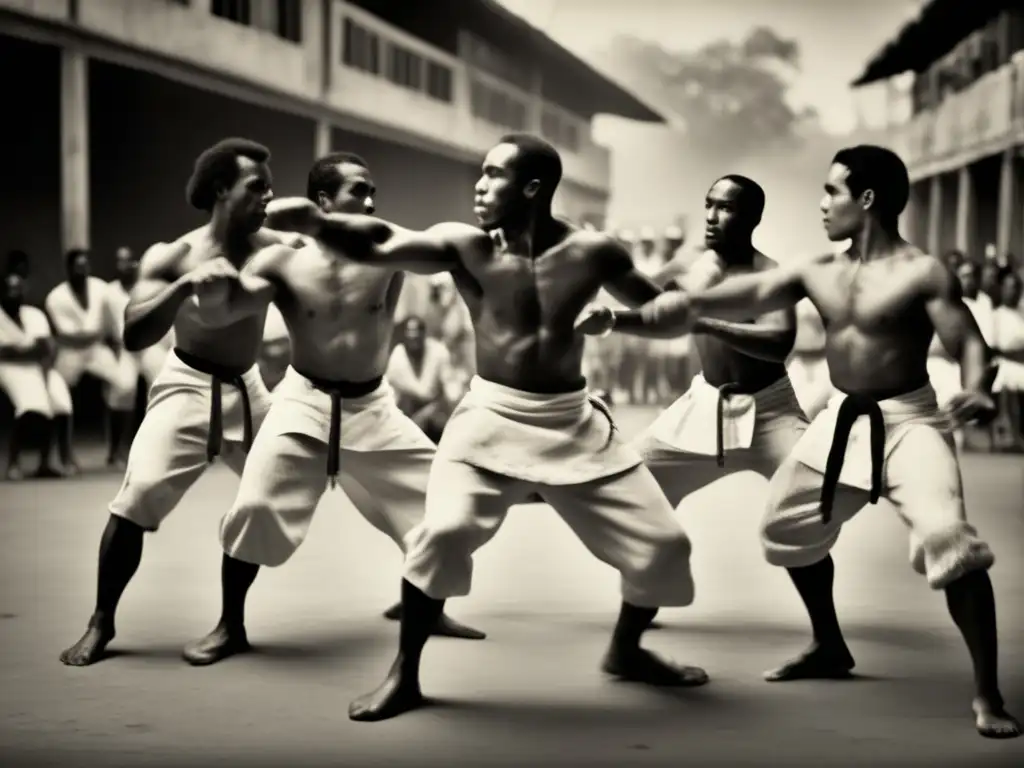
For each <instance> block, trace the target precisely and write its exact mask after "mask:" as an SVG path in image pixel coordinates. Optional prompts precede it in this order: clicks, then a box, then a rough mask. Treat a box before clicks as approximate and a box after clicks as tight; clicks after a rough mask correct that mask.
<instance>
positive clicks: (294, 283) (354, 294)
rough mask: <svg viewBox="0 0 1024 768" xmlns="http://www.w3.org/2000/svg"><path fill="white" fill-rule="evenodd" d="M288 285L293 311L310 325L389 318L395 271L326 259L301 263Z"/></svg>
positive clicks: (289, 279)
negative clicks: (314, 323) (391, 289)
mask: <svg viewBox="0 0 1024 768" xmlns="http://www.w3.org/2000/svg"><path fill="white" fill-rule="evenodd" d="M285 277H286V281H285V282H286V284H287V288H288V291H287V293H288V294H289V296H288V298H289V301H288V302H287V303H290V304H291V305H292V307H291V309H292V311H293V313H294V314H295V315H297V316H298V317H299V318H301V319H303V320H305V321H307V322H310V321H319V322H342V321H348V320H349V319H351V320H353V321H355V320H357V319H359V318H372V317H383V316H387V315H388V312H389V309H390V307H389V302H388V295H389V290H388V289H389V287H390V286H391V284H392V282H393V281H394V280H395V275H394V273H393V272H391V271H388V270H382V269H379V268H376V267H367V266H363V265H359V264H353V263H351V262H345V261H342V260H340V259H334V258H325V259H317V260H311V261H310V262H307V263H305V264H297V265H295V266H294V267H293V268H291V269H290V270H289V271H288V274H287V275H286V276H285Z"/></svg>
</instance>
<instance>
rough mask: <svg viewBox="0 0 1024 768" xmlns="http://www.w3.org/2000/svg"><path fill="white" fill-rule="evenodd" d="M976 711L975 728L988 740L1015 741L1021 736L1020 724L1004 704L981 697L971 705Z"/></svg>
mask: <svg viewBox="0 0 1024 768" xmlns="http://www.w3.org/2000/svg"><path fill="white" fill-rule="evenodd" d="M971 708H972V709H973V710H974V726H975V727H976V728H977V729H978V733H980V734H981V735H982V736H984V737H985V738H987V739H1015V738H1017V737H1018V736H1020V733H1021V730H1020V723H1019V722H1017V719H1016V718H1015V717H1014V716H1013V715H1011V714H1010V713H1009V712H1007V711H1006V710H1005V709H1004V708H1003V705H1002V703H999V704H998V705H997V704H996V703H995V702H991V701H988V700H987V699H983V698H981V697H980V696H979V697H978V698H976V699H975V700H974V701H973V702H972V703H971Z"/></svg>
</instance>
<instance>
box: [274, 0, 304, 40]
mask: <svg viewBox="0 0 1024 768" xmlns="http://www.w3.org/2000/svg"><path fill="white" fill-rule="evenodd" d="M277 36H278V37H280V38H283V39H285V40H291V41H292V42H293V43H301V42H302V0H277Z"/></svg>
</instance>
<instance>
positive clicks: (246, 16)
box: [210, 0, 252, 26]
mask: <svg viewBox="0 0 1024 768" xmlns="http://www.w3.org/2000/svg"><path fill="white" fill-rule="evenodd" d="M210 12H211V13H212V14H213V15H214V16H219V17H220V18H222V19H227V20H228V21H233V22H235V23H236V24H245V25H246V26H249V24H250V23H251V19H252V9H251V8H250V7H249V0H213V3H211V5H210Z"/></svg>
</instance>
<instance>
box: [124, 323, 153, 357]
mask: <svg viewBox="0 0 1024 768" xmlns="http://www.w3.org/2000/svg"><path fill="white" fill-rule="evenodd" d="M151 335H152V334H148V333H146V329H145V326H144V325H142V324H141V323H139V322H138V321H136V322H127V323H125V326H124V335H123V337H122V342H123V343H124V348H125V349H126V350H128V351H129V352H141V351H142V350H144V349H146V348H147V347H151V346H152V345H153V344H154V343H155V342H154V341H151V340H150V339H149V336H151Z"/></svg>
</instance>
